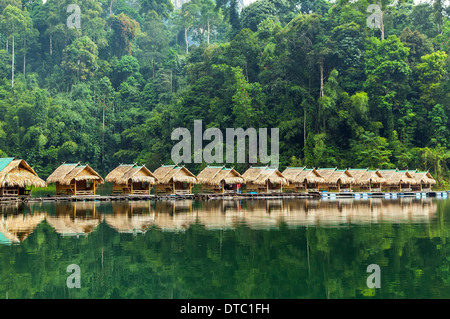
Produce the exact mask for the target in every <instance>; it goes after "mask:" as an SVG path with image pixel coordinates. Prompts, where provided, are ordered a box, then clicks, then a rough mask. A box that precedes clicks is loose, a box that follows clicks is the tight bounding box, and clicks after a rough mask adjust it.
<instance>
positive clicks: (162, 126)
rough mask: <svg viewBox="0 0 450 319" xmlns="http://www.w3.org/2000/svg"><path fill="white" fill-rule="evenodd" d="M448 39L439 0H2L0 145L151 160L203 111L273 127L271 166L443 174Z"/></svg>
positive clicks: (449, 17)
mask: <svg viewBox="0 0 450 319" xmlns="http://www.w3.org/2000/svg"><path fill="white" fill-rule="evenodd" d="M373 3H375V4H377V6H378V8H379V9H380V12H379V14H380V16H381V20H380V21H379V25H378V26H377V27H375V28H373V27H370V24H369V23H368V21H369V19H370V16H371V14H372V13H371V12H370V11H368V10H367V9H368V7H369V6H370V5H371V4H373ZM73 4H76V5H77V7H78V8H79V14H80V15H79V19H78V20H77V19H75V20H71V17H72V15H73V14H74V13H73V12H74V11H71V10H68V9H69V6H71V5H73ZM75 13H76V10H75ZM69 22H70V23H69ZM73 22H75V25H74V24H73ZM77 23H78V25H77ZM449 50H450V4H449V3H448V1H447V2H446V1H443V0H430V1H428V2H423V3H415V2H414V1H413V0H397V1H392V0H376V1H374V2H371V1H367V0H353V1H349V0H336V1H329V0H316V1H314V0H291V1H288V0H258V1H255V2H253V3H251V4H249V5H247V6H244V7H243V8H241V6H240V2H239V1H238V0H216V1H214V0H191V1H189V2H186V3H184V4H183V5H182V6H181V7H180V8H177V9H175V7H174V5H173V3H172V2H170V0H47V1H45V3H44V2H43V1H42V0H0V157H5V156H11V157H14V156H15V157H18V158H23V159H25V160H26V161H27V162H28V163H30V165H32V166H33V168H34V169H35V171H36V172H37V173H38V174H39V175H40V176H41V177H42V178H46V177H47V176H48V175H49V174H50V173H51V172H52V171H53V170H54V169H56V168H57V167H58V166H59V165H60V164H61V163H62V162H66V163H71V162H78V161H79V162H82V163H88V164H89V165H90V166H92V167H93V168H94V169H96V170H97V171H98V172H99V173H100V174H101V175H102V176H105V175H106V174H107V173H108V172H109V171H111V170H112V169H113V168H115V167H116V166H117V165H118V164H120V163H138V164H145V165H146V166H147V167H148V168H149V169H151V170H154V169H155V168H157V167H159V166H160V165H162V164H170V163H171V149H172V147H173V145H174V144H175V143H176V142H175V141H172V140H171V133H172V131H173V130H174V129H175V128H178V127H185V128H188V129H192V127H193V124H194V120H202V121H203V125H204V127H205V128H211V127H215V128H219V129H221V130H225V129H226V128H237V127H242V128H249V127H253V128H278V129H279V155H280V159H279V163H280V167H279V168H280V169H284V168H285V167H287V166H308V167H340V168H347V167H352V168H366V167H367V168H372V169H377V168H380V169H386V168H399V169H413V170H414V169H419V170H429V171H430V172H431V173H432V174H433V176H435V178H436V179H437V180H438V182H439V185H440V186H441V187H445V186H446V185H448V186H450V142H449V139H448V138H449V131H448V128H449V125H450V122H449V120H450V57H449ZM206 165H207V164H206V163H203V164H188V165H186V166H187V167H188V168H189V169H190V170H191V171H192V172H193V173H194V174H197V173H198V172H199V171H200V170H201V169H202V168H204V167H205V166H206ZM249 165H250V164H249V163H243V164H236V165H231V166H234V168H235V169H237V170H238V171H239V172H240V173H243V172H244V171H245V169H246V168H247V167H248V166H249Z"/></svg>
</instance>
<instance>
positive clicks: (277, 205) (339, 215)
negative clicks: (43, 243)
mask: <svg viewBox="0 0 450 319" xmlns="http://www.w3.org/2000/svg"><path fill="white" fill-rule="evenodd" d="M437 202H438V200H437V199H431V198H421V199H416V198H401V199H397V200H389V199H382V198H372V199H367V200H353V199H341V200H335V201H323V200H298V199H290V200H246V201H239V200H211V201H191V200H182V201H157V202H154V201H122V202H62V203H39V204H13V205H1V206H0V210H1V213H2V215H1V216H2V217H1V218H2V219H1V223H0V243H3V244H14V243H20V242H22V241H23V240H24V239H25V238H27V237H28V236H29V235H30V234H31V233H32V232H33V230H34V229H35V228H36V227H37V225H39V224H40V223H42V222H46V223H48V224H49V225H50V226H51V227H52V228H53V229H54V230H55V231H56V232H57V233H59V234H61V235H63V236H80V235H88V234H89V233H91V232H92V231H94V230H95V229H96V228H97V227H98V226H99V225H100V224H101V223H105V224H107V225H108V226H109V227H111V228H112V229H114V230H115V231H117V232H119V233H133V234H136V233H145V232H146V231H148V230H150V229H151V228H152V227H157V228H159V229H161V230H163V231H184V230H186V229H188V228H189V227H191V226H192V225H193V224H197V223H199V224H202V225H204V227H205V228H206V229H210V230H217V229H221V230H226V229H233V228H235V227H237V226H239V225H247V226H248V227H250V228H253V229H274V228H278V227H280V226H281V225H286V226H287V227H290V228H293V227H302V226H320V227H336V226H346V227H348V226H349V225H367V224H373V223H428V222H430V221H431V220H432V219H434V218H435V217H436V211H437Z"/></svg>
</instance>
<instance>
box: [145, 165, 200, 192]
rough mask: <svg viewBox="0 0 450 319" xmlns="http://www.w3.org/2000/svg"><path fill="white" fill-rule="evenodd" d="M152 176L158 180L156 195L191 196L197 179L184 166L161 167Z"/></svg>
mask: <svg viewBox="0 0 450 319" xmlns="http://www.w3.org/2000/svg"><path fill="white" fill-rule="evenodd" d="M153 175H154V176H155V177H156V179H157V180H158V184H156V187H155V189H156V193H157V194H160V193H162V194H177V195H182V194H191V193H192V185H193V184H196V183H197V177H195V175H194V174H192V173H191V172H190V171H189V170H188V169H187V168H186V167H184V166H177V165H162V166H161V167H159V168H157V169H156V170H155V171H154V172H153Z"/></svg>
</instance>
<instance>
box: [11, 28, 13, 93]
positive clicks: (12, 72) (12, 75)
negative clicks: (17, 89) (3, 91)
mask: <svg viewBox="0 0 450 319" xmlns="http://www.w3.org/2000/svg"><path fill="white" fill-rule="evenodd" d="M11 87H14V31H13V34H12V63H11Z"/></svg>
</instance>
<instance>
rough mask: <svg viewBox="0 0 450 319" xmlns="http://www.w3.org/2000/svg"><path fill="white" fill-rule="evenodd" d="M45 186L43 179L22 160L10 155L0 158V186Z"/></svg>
mask: <svg viewBox="0 0 450 319" xmlns="http://www.w3.org/2000/svg"><path fill="white" fill-rule="evenodd" d="M5 186H18V187H25V186H34V187H45V186H46V184H45V181H43V180H42V179H41V178H39V176H38V175H37V174H36V172H35V171H34V170H33V169H32V168H31V166H30V165H28V163H27V162H26V161H24V160H21V159H14V158H11V157H8V158H0V187H5Z"/></svg>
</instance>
